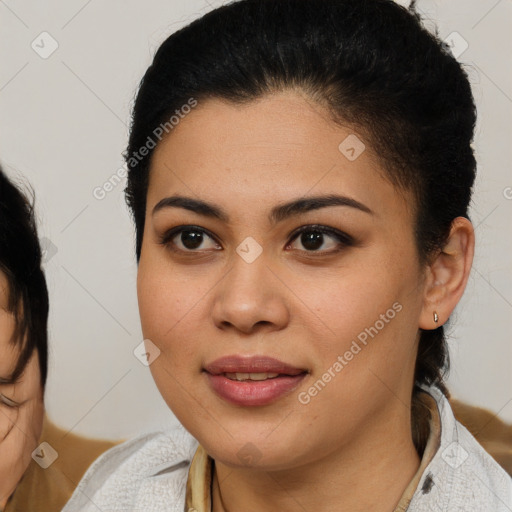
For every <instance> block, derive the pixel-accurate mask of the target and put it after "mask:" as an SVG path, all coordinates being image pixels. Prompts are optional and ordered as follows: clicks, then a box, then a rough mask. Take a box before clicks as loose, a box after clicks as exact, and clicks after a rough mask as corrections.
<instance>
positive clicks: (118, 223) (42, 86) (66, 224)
mask: <svg viewBox="0 0 512 512" xmlns="http://www.w3.org/2000/svg"><path fill="white" fill-rule="evenodd" d="M221 3H222V2H215V3H214V2H209V3H206V2H201V1H198V0H172V1H169V0H166V1H163V0H153V1H150V2H141V1H137V0H125V1H121V0H110V1H109V2H99V1H90V2H87V1H85V0H73V1H66V2H64V1H61V2H58V1H55V0H54V1H49V2H45V6H44V7H43V6H42V5H40V3H39V2H35V1H33V2H22V1H21V0H20V1H14V0H10V1H9V0H6V1H5V2H1V3H0V18H1V27H2V30H1V32H0V52H1V68H0V119H1V123H0V161H1V162H2V164H3V166H4V168H5V169H6V170H7V171H8V174H9V175H10V176H12V177H25V178H26V180H28V181H29V182H30V183H31V184H32V185H33V187H34V189H35V191H36V195H37V202H36V206H37V212H38V219H39V225H40V235H41V237H42V238H44V239H45V244H46V245H47V248H48V258H49V259H48V261H47V262H46V264H45V268H46V273H47V279H48V285H49V290H50V300H51V314H50V342H51V350H50V375H49V382H48V388H47V393H46V402H47V408H48V411H49V414H50V417H51V418H52V419H53V420H54V421H56V422H57V423H59V424H60V425H62V426H63V427H65V428H67V429H72V430H73V432H76V433H83V434H89V435H95V436H103V437H113V438H118V437H130V436H132V435H135V434H137V433H139V432H142V431H145V430H153V429H156V428H159V427H161V426H165V425H169V424H170V423H172V422H175V421H176V419H175V418H174V416H173V415H172V413H171V412H170V411H169V410H168V409H167V407H166V405H165V403H164V402H163V400H162V398H161V397H160V395H159V393H158V391H157V389H156V387H155V385H154V384H153V381H152V378H151V375H150V373H149V369H148V368H147V367H145V366H144V365H142V364H141V363H140V362H139V361H138V360H137V359H136V358H135V357H134V355H133V350H134V348H135V347H136V346H137V345H138V344H139V343H140V342H141V340H142V334H141V330H140V325H139V318H138V311H137V301H136V289H135V279H136V264H135V258H134V233H133V229H132V225H131V220H130V217H129V213H128V210H127V208H126V206H125V203H124V196H123V189H124V185H125V180H124V179H123V180H122V181H121V183H119V184H118V185H117V186H116V187H115V188H114V189H113V190H112V191H111V192H109V193H108V194H107V195H106V197H105V198H104V199H101V200H99V199H96V198H95V197H94V194H93V191H94V190H95V188H96V187H101V186H102V185H103V184H104V183H105V182H106V181H107V180H109V178H110V177H111V176H112V175H114V174H116V172H118V169H119V168H120V167H121V166H122V165H123V159H122V156H121V154H122V152H123V151H124V149H125V147H126V142H127V134H128V124H129V118H130V117H129V116H130V109H131V105H132V101H133V98H134V95H135V92H136V88H137V85H138V83H139V80H140V78H141V77H142V75H143V73H144V71H145V69H146V68H147V66H148V65H149V63H150V61H151V58H152V55H153V54H154V52H155V50H156V48H157V47H158V45H159V44H160V43H161V42H162V41H163V40H164V39H165V38H166V37H167V35H169V34H170V33H171V32H173V31H175V30H177V29H178V28H180V27H182V26H184V25H185V24H187V23H189V22H190V21H192V20H193V19H195V18H196V17H198V16H200V15H201V14H203V13H205V12H207V11H209V10H210V9H211V8H212V7H213V6H216V5H220V4H221ZM418 7H419V9H420V10H421V11H423V12H424V13H425V14H426V15H427V16H428V17H429V18H430V19H431V20H433V22H434V23H436V24H437V26H438V28H439V34H440V36H441V37H442V38H445V37H447V36H448V35H449V34H450V33H452V32H454V31H456V32H458V33H459V34H460V35H461V36H462V37H463V38H464V40H466V41H467V42H468V44H469V46H468V48H467V49H466V51H464V53H462V54H461V56H460V57H459V60H460V61H461V62H463V63H465V65H466V69H467V71H468V73H469V76H470V80H471V82H472V86H473V90H474V95H475V99H476V102H477V107H478V115H479V117H478V126H477V131H476V137H475V150H476V156H477V160H478V178H477V184H476V189H475V195H474V200H473V206H472V209H471V219H472V221H473V223H474V225H475V227H476V238H477V250H476V255H475V261H474V267H473V270H472V272H471V276H470V279H469V282H468V285H467V289H466V293H465V296H464V298H463V300H462V301H461V303H460V304H459V305H458V306H457V309H456V310H455V314H454V315H452V317H453V320H452V322H453V326H454V327H453V328H452V329H450V330H449V331H448V333H449V334H450V350H451V355H452V370H451V376H450V379H449V387H450V389H451V390H452V392H453V394H454V395H455V396H457V397H459V398H462V399H464V400H467V401H469V402H471V403H474V404H477V405H481V406H484V407H488V408H490V409H492V410H493V411H495V412H498V411H500V415H501V416H503V417H504V418H506V419H508V420H509V421H512V343H511V332H512V329H511V327H512V258H511V249H512V229H511V224H512V188H510V187H512V175H511V172H510V168H511V161H512V151H511V146H512V143H511V134H512V115H511V114H512V68H511V66H510V55H511V54H512V31H511V30H510V26H511V22H512V3H510V2H507V1H505V0H502V1H498V2H497V1H496V0H485V1H482V0H471V1H468V0H450V1H447V0H445V1H442V2H441V1H439V2H437V3H435V2H431V1H428V2H424V1H421V0H420V1H419V3H418ZM42 32H48V33H49V34H50V35H51V37H52V38H53V39H54V40H55V41H56V42H57V43H58V48H57V50H56V51H55V52H54V53H53V54H51V55H50V56H49V57H47V58H42V57H41V56H40V54H38V53H36V51H35V50H34V49H33V48H32V46H31V45H32V44H34V46H35V47H36V48H38V51H40V52H43V53H44V51H49V50H50V49H51V45H52V44H55V43H53V41H52V40H51V39H50V38H49V37H48V36H46V35H44V36H40V34H41V33H42ZM41 38H43V42H41ZM33 41H35V42H34V43H33ZM459 48H460V46H459Z"/></svg>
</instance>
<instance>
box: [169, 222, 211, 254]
mask: <svg viewBox="0 0 512 512" xmlns="http://www.w3.org/2000/svg"><path fill="white" fill-rule="evenodd" d="M208 240H210V242H209V243H208ZM160 243H161V244H162V245H165V246H166V247H167V248H169V249H170V250H171V251H175V252H197V250H198V249H200V250H207V249H212V248H213V249H220V246H219V244H218V243H217V242H215V238H214V237H213V235H212V234H210V233H209V232H208V231H207V230H205V229H204V228H200V227H198V226H178V227H176V228H173V229H171V230H169V231H167V232H166V233H165V234H164V235H163V236H162V238H161V240H160Z"/></svg>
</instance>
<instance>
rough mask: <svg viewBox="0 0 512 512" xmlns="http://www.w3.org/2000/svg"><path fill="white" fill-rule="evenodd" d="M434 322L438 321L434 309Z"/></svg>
mask: <svg viewBox="0 0 512 512" xmlns="http://www.w3.org/2000/svg"><path fill="white" fill-rule="evenodd" d="M434 322H435V323H436V324H437V322H439V316H438V315H437V313H436V312H435V311H434Z"/></svg>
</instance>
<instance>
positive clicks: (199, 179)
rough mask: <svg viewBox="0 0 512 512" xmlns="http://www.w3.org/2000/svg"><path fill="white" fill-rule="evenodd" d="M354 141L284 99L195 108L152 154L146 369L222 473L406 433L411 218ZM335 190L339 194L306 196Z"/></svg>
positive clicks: (412, 312) (412, 325) (311, 457)
mask: <svg viewBox="0 0 512 512" xmlns="http://www.w3.org/2000/svg"><path fill="white" fill-rule="evenodd" d="M347 137H350V138H349V139H347ZM345 139H347V140H345ZM361 141H362V139H361V137H359V142H358V139H356V138H354V134H353V132H352V131H351V130H350V129H349V128H346V129H343V128H340V127H339V126H337V125H335V124H333V123H332V122H331V121H330V120H329V119H328V118H327V115H326V113H325V112H324V111H323V110H322V109H321V108H320V107H319V106H317V105H316V104H312V103H311V102H310V101H308V100H306V99H305V98H304V97H303V96H302V95H300V94H298V93H295V92H285V93H279V94H275V95H271V96H270V95H269V96H266V97H265V98H263V99H261V100H260V101H257V102H252V103H250V104H247V105H245V106H234V105H232V104H229V103H225V102H222V101H220V100H208V101H205V102H204V103H201V102H200V103H199V104H198V106H197V108H195V109H194V110H193V111H192V112H191V113H190V114H188V115H187V116H186V117H185V118H184V119H182V120H181V121H180V124H179V125H177V126H176V127H175V128H174V129H173V131H172V132H171V133H170V135H169V136H168V137H167V138H166V139H164V140H163V141H162V142H161V143H160V144H159V146H158V147H157V148H156V149H155V153H154V155H153V160H152V164H151V173H150V182H149V189H148V195H147V210H146V221H145V230H144V239H143V245H142V252H141V258H140V264H139V271H138V299H139V307H140V315H141V321H142V328H143V333H144V337H145V338H146V339H149V340H151V342H152V343H147V350H148V352H149V353H150V361H151V360H153V359H154V361H153V362H152V363H151V365H150V368H151V371H152V374H153V377H154V379H155V382H156V384H157V386H158V388H159V390H160V392H161V394H162V396H163V397H164V399H165V400H166V402H167V404H168V405H169V407H170V408H171V409H172V410H173V411H174V413H175V414H176V416H177V417H178V419H179V420H180V422H181V423H182V424H183V425H184V426H185V427H186V428H187V430H189V432H191V433H192V435H194V436H195V437H196V438H197V439H198V440H199V442H200V443H201V444H202V445H203V446H204V447H205V448H206V450H207V451H208V452H209V453H210V455H212V456H213V457H214V458H215V459H217V460H219V461H222V462H223V463H225V464H227V465H231V466H243V465H253V466H259V467H261V468H266V469H269V468H274V469H279V468H290V467H293V466H298V465H299V464H304V463H313V462H314V461H316V460H319V459H320V458H321V457H326V456H329V455H330V454H333V453H334V452H335V451H337V450H340V449H343V448H347V447H348V446H349V445H350V446H353V447H355V446H357V445H358V442H357V441H361V440H363V439H367V440H368V439H375V436H379V435H381V436H385V435H387V432H389V430H390V429H391V430H394V431H398V432H399V431H400V429H404V430H403V432H402V433H403V434H404V435H409V438H410V411H409V408H408V404H409V403H410V396H411V390H412V383H413V371H414V363H415V358H416V350H417V341H418V318H419V316H420V313H421V311H422V308H423V296H422V275H423V274H422V269H421V268H420V267H419V263H418V256H417V251H416V246H415V242H414V235H413V233H414V227H413V213H412V211H411V208H410V207H409V206H410V205H409V204H408V202H407V201H408V200H409V201H410V199H407V197H408V196H407V195H406V196H404V195H403V194H402V195H401V194H400V193H399V192H397V190H396V189H395V188H394V187H393V186H392V185H391V184H390V183H389V182H388V181H386V180H385V179H383V177H382V175H383V172H382V170H381V168H380V167H379V162H378V159H377V157H376V155H375V154H374V153H373V152H372V148H371V147H369V145H368V144H367V143H366V142H365V144H366V149H364V150H363V151H362V152H361V149H362V146H361V145H360V144H361ZM362 142H364V141H362ZM340 144H341V147H340ZM359 153H360V154H359ZM334 195H336V196H343V197H345V198H347V199H341V200H339V203H338V204H337V205H333V204H331V205H330V206H326V207H325V205H324V207H321V206H322V201H323V200H322V199H321V200H319V201H317V202H315V201H311V198H317V197H318V198H320V197H327V196H334ZM173 196H181V197H186V198H189V199H190V200H191V201H192V200H193V201H201V202H204V203H208V205H215V208H216V209H217V210H220V211H222V215H221V216H220V217H221V218H219V216H214V215H211V214H209V213H208V212H209V211H210V210H208V209H207V208H206V207H201V208H199V207H197V206H196V207H195V208H193V211H192V210H189V209H187V208H185V207H179V205H178V203H177V202H176V201H171V200H168V199H167V198H172V197H173ZM301 201H303V203H301ZM304 201H305V202H304ZM356 201H357V203H355V202H356ZM171 203H172V204H171ZM289 203H293V204H294V205H295V206H290V207H284V208H283V207H282V205H285V204H289ZM182 204H183V203H182ZM301 204H302V206H303V207H300V206H301ZM157 205H159V206H158V207H157V208H155V206H157ZM276 208H279V209H278V210H276ZM273 212H274V214H273ZM180 226H187V227H186V228H185V229H186V230H188V231H185V232H178V231H177V229H178V227H180ZM190 226H193V227H190ZM315 226H316V228H315ZM299 228H305V232H304V233H303V234H302V235H301V234H299V235H297V234H296V232H297V230H298V229H299ZM321 229H325V230H328V231H326V232H324V233H321V232H320V231H319V230H321ZM171 230H175V231H171ZM338 235H339V238H338ZM155 346H156V347H157V349H158V350H160V353H159V352H158V350H157V349H156V348H155ZM222 358H227V359H224V360H222ZM266 358H272V360H270V359H266ZM274 360H277V361H279V362H280V363H276V362H275V361H274ZM247 374H250V375H247ZM276 374H278V375H277V376H276ZM248 378H249V380H247V379H248ZM237 379H241V380H237ZM261 379H264V380H261Z"/></svg>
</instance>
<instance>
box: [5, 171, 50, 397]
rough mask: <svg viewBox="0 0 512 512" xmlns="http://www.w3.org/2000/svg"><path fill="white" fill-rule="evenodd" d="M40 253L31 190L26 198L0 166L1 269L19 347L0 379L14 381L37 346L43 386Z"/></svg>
mask: <svg viewBox="0 0 512 512" xmlns="http://www.w3.org/2000/svg"><path fill="white" fill-rule="evenodd" d="M41 256H42V255H41V247H40V245H39V239H38V237H37V227H36V222H35V219H34V194H33V192H32V201H30V202H29V200H28V198H27V197H25V195H24V194H23V193H22V192H21V191H20V190H19V189H18V188H17V187H16V186H14V184H13V183H11V181H9V179H8V178H7V176H6V175H5V174H4V172H3V171H2V169H1V168H0V270H1V271H2V272H3V273H4V274H5V275H6V277H7V283H8V289H7V290H6V291H7V296H8V311H9V312H11V313H13V314H14V318H15V332H14V335H13V336H12V338H11V343H13V344H14V346H17V347H19V350H20V356H19V358H18V362H17V364H16V367H15V369H14V372H13V373H12V374H11V375H10V376H3V375H2V376H1V377H2V378H1V381H2V382H3V383H12V382H16V381H17V380H18V378H19V377H20V376H21V374H22V373H23V371H24V369H25V368H26V366H27V363H28V361H29V360H30V357H31V356H32V354H33V353H34V350H37V354H38V356H39V367H40V370H41V386H42V387H43V389H44V387H45V384H46V377H47V374H48V332H47V324H48V290H47V287H46V279H45V277H44V273H43V270H42V269H41Z"/></svg>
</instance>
